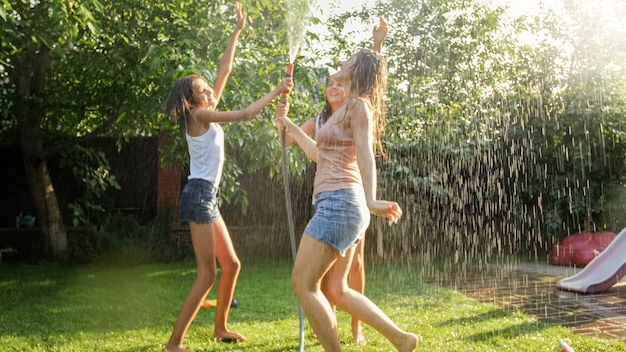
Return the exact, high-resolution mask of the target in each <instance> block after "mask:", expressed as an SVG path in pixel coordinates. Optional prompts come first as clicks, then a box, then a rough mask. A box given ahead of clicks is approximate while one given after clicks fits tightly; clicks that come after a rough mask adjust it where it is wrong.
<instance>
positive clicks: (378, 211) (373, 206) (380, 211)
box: [367, 200, 402, 225]
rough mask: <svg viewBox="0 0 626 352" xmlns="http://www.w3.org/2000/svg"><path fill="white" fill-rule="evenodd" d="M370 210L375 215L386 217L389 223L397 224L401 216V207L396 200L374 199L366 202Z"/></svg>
mask: <svg viewBox="0 0 626 352" xmlns="http://www.w3.org/2000/svg"><path fill="white" fill-rule="evenodd" d="M367 207H368V208H369V210H370V212H371V213H372V214H374V215H376V216H382V217H385V218H387V223H388V224H389V225H392V224H397V223H398V221H399V220H400V218H401V217H402V209H401V208H400V205H399V204H398V203H396V202H390V201H387V200H375V201H371V202H369V203H368V204H367Z"/></svg>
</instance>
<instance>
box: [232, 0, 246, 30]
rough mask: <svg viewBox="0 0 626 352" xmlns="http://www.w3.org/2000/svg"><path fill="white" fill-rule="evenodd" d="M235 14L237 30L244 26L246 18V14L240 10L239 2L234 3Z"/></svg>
mask: <svg viewBox="0 0 626 352" xmlns="http://www.w3.org/2000/svg"><path fill="white" fill-rule="evenodd" d="M235 14H236V15H237V25H236V29H237V30H242V29H243V27H245V26H246V19H248V14H247V13H245V12H242V11H241V3H239V2H236V3H235Z"/></svg>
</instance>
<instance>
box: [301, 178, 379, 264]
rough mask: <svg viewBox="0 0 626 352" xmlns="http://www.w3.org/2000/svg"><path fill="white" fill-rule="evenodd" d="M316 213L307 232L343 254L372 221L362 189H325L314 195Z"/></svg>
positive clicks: (361, 235)
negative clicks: (327, 190)
mask: <svg viewBox="0 0 626 352" xmlns="http://www.w3.org/2000/svg"><path fill="white" fill-rule="evenodd" d="M314 207H315V214H313V218H311V220H309V223H308V225H307V226H306V228H305V229H304V232H305V233H306V234H307V235H309V236H311V237H313V238H315V239H316V240H318V241H320V242H322V243H325V244H327V245H329V246H332V247H334V248H336V249H337V250H338V251H339V253H340V254H341V256H344V255H345V254H346V251H347V250H348V248H350V247H351V246H356V245H357V244H358V243H359V241H360V240H361V238H362V237H363V234H364V233H365V230H366V229H367V227H368V226H369V223H370V211H369V209H368V208H367V202H366V201H365V193H364V192H363V190H362V189H342V190H338V191H329V192H322V193H319V194H317V195H316V196H315V198H314Z"/></svg>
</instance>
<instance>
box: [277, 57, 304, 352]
mask: <svg viewBox="0 0 626 352" xmlns="http://www.w3.org/2000/svg"><path fill="white" fill-rule="evenodd" d="M292 72H293V65H292V64H290V67H289V69H288V71H287V74H288V75H291V73H292ZM286 102H287V95H286V94H283V97H282V103H286ZM280 133H281V142H282V143H281V144H282V169H283V184H284V186H285V203H286V205H287V222H288V225H289V238H290V240H291V256H292V258H293V261H294V262H295V261H296V254H297V252H298V250H297V248H296V234H295V229H294V224H293V208H292V207H291V191H290V190H289V175H288V171H287V142H286V134H287V131H286V130H285V128H283V129H282V131H280ZM298 310H299V313H300V352H303V351H304V312H303V311H302V305H300V302H298Z"/></svg>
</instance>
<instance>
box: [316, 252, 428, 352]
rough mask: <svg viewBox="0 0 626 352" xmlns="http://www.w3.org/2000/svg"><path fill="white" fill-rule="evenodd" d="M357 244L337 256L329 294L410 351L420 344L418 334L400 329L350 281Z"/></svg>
mask: <svg viewBox="0 0 626 352" xmlns="http://www.w3.org/2000/svg"><path fill="white" fill-rule="evenodd" d="M354 250H355V249H354V248H350V249H349V250H348V252H347V253H346V256H345V257H339V259H337V261H336V263H335V265H334V267H333V270H332V271H331V272H329V278H328V280H329V281H328V283H329V285H328V291H327V297H328V300H329V301H330V302H332V304H335V305H337V306H338V307H339V308H341V309H343V310H344V311H346V312H348V313H349V314H350V315H352V316H353V317H354V318H356V319H358V320H360V321H362V322H364V323H365V324H367V325H369V326H371V327H373V328H374V329H376V330H377V331H378V332H380V333H381V334H382V335H383V336H385V337H386V338H387V339H388V340H389V341H390V342H391V343H392V344H393V345H394V346H395V347H396V349H397V350H398V351H400V352H410V351H414V350H415V349H416V348H417V342H418V341H417V340H418V339H417V336H416V335H414V334H411V333H408V332H405V331H403V330H402V329H400V328H399V327H398V326H397V325H396V324H395V323H394V322H393V321H391V319H389V317H387V315H385V313H383V311H381V310H380V308H378V306H376V305H375V304H374V303H373V302H372V301H370V300H369V298H367V297H365V296H364V295H363V294H361V293H359V292H357V291H355V290H353V289H351V288H349V287H348V285H347V275H348V271H349V268H350V265H351V260H350V258H351V256H352V254H353V253H352V252H354Z"/></svg>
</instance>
